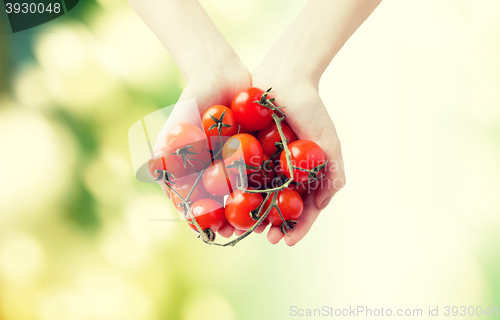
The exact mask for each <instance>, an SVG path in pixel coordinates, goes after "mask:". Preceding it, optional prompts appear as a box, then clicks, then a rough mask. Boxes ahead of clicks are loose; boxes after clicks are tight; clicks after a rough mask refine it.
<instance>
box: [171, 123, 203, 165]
mask: <svg viewBox="0 0 500 320" xmlns="http://www.w3.org/2000/svg"><path fill="white" fill-rule="evenodd" d="M206 143H207V138H206V137H205V133H204V132H203V130H201V129H200V128H198V127H197V126H195V125H194V124H192V123H189V122H179V123H177V124H175V125H174V126H172V128H170V131H169V132H168V134H167V138H166V146H167V148H168V150H169V151H170V152H172V153H175V152H177V151H178V150H179V149H184V150H185V152H186V155H187V157H188V158H191V157H192V156H193V154H199V153H200V152H202V151H203V149H205V145H206Z"/></svg>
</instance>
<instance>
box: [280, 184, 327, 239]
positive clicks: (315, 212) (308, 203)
mask: <svg viewBox="0 0 500 320" xmlns="http://www.w3.org/2000/svg"><path fill="white" fill-rule="evenodd" d="M320 212H321V210H319V209H318V207H317V206H316V204H315V194H314V193H312V194H310V195H307V196H306V198H305V201H304V211H303V212H302V215H301V216H300V218H299V220H298V221H297V226H296V227H295V230H293V231H292V232H288V236H285V243H286V244H287V245H288V246H294V245H295V244H297V242H299V241H300V240H302V238H304V236H305V235H306V234H307V233H308V232H309V230H310V229H311V226H312V225H313V223H314V221H316V219H317V218H318V216H319V213H320Z"/></svg>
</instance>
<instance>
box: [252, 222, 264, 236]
mask: <svg viewBox="0 0 500 320" xmlns="http://www.w3.org/2000/svg"><path fill="white" fill-rule="evenodd" d="M266 227H267V225H266V224H264V223H261V224H259V226H258V227H257V228H255V230H254V231H253V232H255V233H258V234H261V233H262V232H264V230H266Z"/></svg>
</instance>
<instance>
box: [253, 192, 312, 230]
mask: <svg viewBox="0 0 500 320" xmlns="http://www.w3.org/2000/svg"><path fill="white" fill-rule="evenodd" d="M271 201H272V198H269V200H267V202H266V204H265V205H264V209H262V210H267V208H269V205H270V204H271ZM278 208H280V212H281V215H282V216H283V218H284V219H285V221H290V220H293V221H297V219H299V217H300V215H301V214H302V210H304V202H303V201H302V198H301V197H300V195H299V194H298V192H297V191H294V190H290V189H284V190H281V191H280V192H278ZM262 212H265V211H262ZM265 220H266V222H267V223H270V224H272V225H273V226H281V225H282V224H283V220H282V219H281V217H280V214H279V212H278V210H276V208H272V209H271V212H269V214H268V215H267V217H266V219H265Z"/></svg>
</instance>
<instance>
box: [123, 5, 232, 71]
mask: <svg viewBox="0 0 500 320" xmlns="http://www.w3.org/2000/svg"><path fill="white" fill-rule="evenodd" d="M128 2H129V3H130V5H131V6H132V7H133V8H134V10H135V11H136V12H137V14H138V15H139V16H140V17H141V18H142V20H143V21H144V22H145V23H146V24H147V25H148V27H149V28H150V29H151V30H152V31H153V32H154V34H155V35H156V36H157V37H158V39H159V40H160V41H161V42H162V44H163V45H164V46H165V48H166V49H167V50H168V52H169V53H170V55H171V56H172V58H173V59H174V61H175V62H176V64H177V65H178V67H179V69H180V70H181V72H182V74H183V75H184V76H185V77H186V80H188V79H189V78H190V77H195V76H197V75H198V74H205V73H206V71H207V69H213V68H224V66H227V65H229V64H231V63H233V62H234V63H239V58H238V57H237V55H236V53H235V52H234V50H233V49H232V48H231V46H230V45H229V44H228V43H227V41H226V40H225V39H224V37H223V36H222V35H221V34H220V32H219V31H218V30H217V28H216V27H215V25H214V24H213V23H212V21H211V20H210V17H209V16H208V15H207V13H206V12H205V10H204V9H203V7H202V6H201V4H200V3H199V2H198V0H128Z"/></svg>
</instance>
